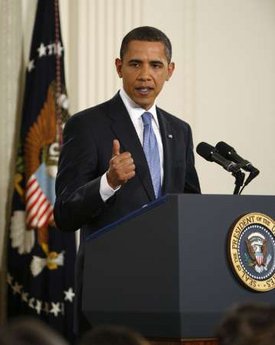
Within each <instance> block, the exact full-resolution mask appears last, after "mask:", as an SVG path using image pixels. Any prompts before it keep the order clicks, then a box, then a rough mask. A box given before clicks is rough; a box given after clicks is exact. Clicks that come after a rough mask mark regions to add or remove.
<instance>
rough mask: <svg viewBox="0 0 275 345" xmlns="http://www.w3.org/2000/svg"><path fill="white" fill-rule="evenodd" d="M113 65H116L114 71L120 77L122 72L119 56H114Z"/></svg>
mask: <svg viewBox="0 0 275 345" xmlns="http://www.w3.org/2000/svg"><path fill="white" fill-rule="evenodd" d="M115 65H116V71H117V74H118V76H119V78H122V74H121V66H122V61H121V60H120V59H119V58H116V60H115Z"/></svg>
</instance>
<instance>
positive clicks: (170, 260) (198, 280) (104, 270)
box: [82, 194, 275, 345]
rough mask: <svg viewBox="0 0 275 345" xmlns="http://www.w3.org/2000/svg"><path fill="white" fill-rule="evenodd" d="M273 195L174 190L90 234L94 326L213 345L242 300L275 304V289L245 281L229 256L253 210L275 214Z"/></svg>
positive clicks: (89, 305)
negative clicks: (236, 226) (237, 228)
mask: <svg viewBox="0 0 275 345" xmlns="http://www.w3.org/2000/svg"><path fill="white" fill-rule="evenodd" d="M274 205H275V198H274V197H273V196H240V195H193V194H192V195H190V194H189V195H188V194H175V195H173V194H172V195H167V196H166V197H163V198H161V199H159V200H157V201H156V202H154V203H152V204H149V205H147V206H146V207H144V208H142V209H140V210H138V211H137V212H134V213H132V214H130V215H129V216H128V217H125V218H124V219H121V220H120V221H118V222H116V223H114V224H111V225H110V226H108V227H106V228H104V229H102V230H100V231H98V232H97V233H95V234H93V235H91V236H90V237H89V238H88V239H87V241H86V243H85V249H84V281H83V296H82V309H83V313H84V315H85V316H86V318H87V319H88V320H89V322H90V323H91V324H92V325H97V324H122V325H125V326H128V327H130V328H133V329H135V330H137V331H139V332H140V333H141V334H143V335H144V336H146V337H147V338H148V339H150V340H151V341H152V343H153V344H154V345H156V344H158V345H162V344H163V345H176V344H177V345H178V344H179V343H180V344H184V345H191V344H196V345H214V344H216V341H215V339H214V337H215V330H216V327H217V324H218V323H219V321H220V320H221V317H222V315H223V314H224V312H225V311H226V310H227V309H228V308H229V307H230V306H231V305H232V304H235V303H238V302H242V303H243V302H249V301H253V302H257V301H261V302H269V303H274V304H275V293H274V290H273V291H272V290H271V291H269V292H265V293H257V292H254V291H251V290H249V289H247V288H246V287H244V286H243V285H241V284H240V283H239V281H238V280H237V278H236V277H235V276H234V274H233V273H232V270H231V267H230V265H229V261H228V258H227V249H226V248H227V237H228V231H229V229H230V227H231V226H232V224H233V223H234V221H235V220H236V219H237V218H239V217H240V216H242V215H243V214H246V213H249V212H261V213H264V214H267V215H269V217H271V218H273V219H274V218H275V207H274Z"/></svg>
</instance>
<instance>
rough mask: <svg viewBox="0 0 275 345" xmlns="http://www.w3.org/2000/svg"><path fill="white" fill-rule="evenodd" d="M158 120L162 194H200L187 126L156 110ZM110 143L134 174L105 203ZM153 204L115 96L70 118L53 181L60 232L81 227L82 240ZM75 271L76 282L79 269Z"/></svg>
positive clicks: (138, 148) (143, 164) (142, 161)
mask: <svg viewBox="0 0 275 345" xmlns="http://www.w3.org/2000/svg"><path fill="white" fill-rule="evenodd" d="M157 115H158V120H159V125H160V132H161V137H162V142H163V150H164V180H163V187H162V192H163V194H165V193H199V192H200V186H199V181H198V176H197V173H196V170H195V167H194V154H193V141H192V134H191V129H190V126H189V125H188V124H187V123H186V122H184V121H182V120H180V119H178V118H177V117H175V116H173V115H170V114H168V113H167V112H165V111H164V110H161V109H159V108H157ZM113 139H118V140H119V142H120V146H121V150H122V151H129V152H130V153H131V154H132V157H133V159H134V163H135V165H136V175H135V177H134V178H132V179H131V180H129V181H128V182H127V183H126V184H125V185H123V186H122V187H121V188H120V189H119V191H117V192H116V193H115V195H114V196H113V197H111V198H110V199H109V200H108V201H107V202H105V203H104V202H103V201H102V199H101V197H100V194H99V186H100V178H101V176H102V175H103V174H104V173H105V172H106V171H107V170H108V166H109V160H110V159H111V157H112V146H113ZM154 199H155V197H154V190H153V185H152V181H151V177H150V172H149V168H148V165H147V161H146V158H145V155H144V152H143V148H142V145H141V143H140V141H139V138H138V136H137V133H136V130H135V128H134V126H133V124H132V121H131V119H130V116H129V114H128V112H127V110H126V108H125V106H124V104H123V102H122V100H121V98H120V96H119V94H117V95H115V96H114V97H113V98H112V99H111V100H109V101H107V102H105V103H103V104H100V105H97V106H95V107H93V108H90V109H86V110H84V111H82V112H80V113H78V114H76V115H74V116H73V117H71V118H70V120H69V121H68V122H67V124H66V126H65V129H64V144H63V148H62V151H61V155H60V160H59V169H58V175H57V180H56V203H55V208H54V213H55V221H56V224H57V226H58V227H59V228H60V229H61V230H64V231H75V230H77V229H79V228H81V241H82V240H83V239H84V238H85V237H86V236H87V235H88V234H90V233H92V232H94V231H96V230H97V229H99V228H101V227H103V226H105V225H107V224H109V223H111V222H113V221H115V220H117V219H119V218H121V217H123V216H125V215H126V214H128V213H129V212H131V211H134V210H136V209H138V208H140V207H141V206H143V205H144V204H147V203H149V202H150V201H153V200H154ZM80 252H81V250H80ZM79 265H80V266H81V264H79ZM79 272H80V273H78V274H79V277H78V279H81V277H80V276H81V272H82V269H80V271H79Z"/></svg>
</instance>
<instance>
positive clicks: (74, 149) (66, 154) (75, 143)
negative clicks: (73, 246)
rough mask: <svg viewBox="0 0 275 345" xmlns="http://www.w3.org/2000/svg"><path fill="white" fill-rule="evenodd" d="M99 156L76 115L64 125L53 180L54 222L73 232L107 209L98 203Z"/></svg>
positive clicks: (100, 200)
mask: <svg viewBox="0 0 275 345" xmlns="http://www.w3.org/2000/svg"><path fill="white" fill-rule="evenodd" d="M100 178H101V175H100V174H99V171H98V153H97V149H96V144H95V141H94V137H93V135H92V133H91V128H90V126H85V122H83V121H82V119H81V118H79V117H78V116H77V115H75V116H73V117H72V118H71V119H70V120H69V121H68V122H67V124H66V126H65V129H64V133H63V146H62V150H61V154H60V159H59V166H58V174H57V179H56V201H55V206H54V216H55V222H56V225H57V227H58V228H59V229H61V230H63V231H76V230H78V229H79V228H80V227H81V226H82V225H83V224H87V223H90V222H92V221H93V219H95V218H96V217H97V216H98V215H99V214H100V213H101V212H102V210H103V209H104V208H105V207H106V204H105V203H104V202H103V200H102V199H101V196H100V193H99V188H100Z"/></svg>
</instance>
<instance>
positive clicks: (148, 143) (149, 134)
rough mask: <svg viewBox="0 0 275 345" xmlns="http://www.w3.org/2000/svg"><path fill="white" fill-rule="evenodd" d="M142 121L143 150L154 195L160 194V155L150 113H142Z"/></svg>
mask: <svg viewBox="0 0 275 345" xmlns="http://www.w3.org/2000/svg"><path fill="white" fill-rule="evenodd" d="M142 121H143V126H144V129H143V150H144V153H145V156H146V159H147V162H148V166H149V169H150V173H151V178H152V183H153V187H154V191H155V196H156V198H158V197H159V196H160V195H161V176H160V157H159V149H158V143H157V138H156V136H155V133H154V131H153V127H152V114H151V113H149V112H145V113H143V114H142Z"/></svg>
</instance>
